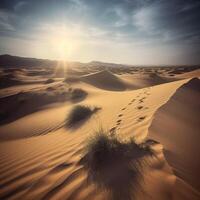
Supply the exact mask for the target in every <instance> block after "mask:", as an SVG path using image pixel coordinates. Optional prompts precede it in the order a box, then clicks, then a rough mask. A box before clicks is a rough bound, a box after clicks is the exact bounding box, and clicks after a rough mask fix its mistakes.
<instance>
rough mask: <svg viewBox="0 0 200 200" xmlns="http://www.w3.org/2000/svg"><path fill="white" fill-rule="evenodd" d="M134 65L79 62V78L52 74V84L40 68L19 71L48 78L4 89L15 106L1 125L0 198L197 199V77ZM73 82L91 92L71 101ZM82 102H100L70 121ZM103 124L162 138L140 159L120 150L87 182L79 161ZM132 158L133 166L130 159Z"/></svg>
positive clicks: (115, 132) (124, 135)
mask: <svg viewBox="0 0 200 200" xmlns="http://www.w3.org/2000/svg"><path fill="white" fill-rule="evenodd" d="M119 67H120V66H119ZM104 68H105V67H104ZM131 70H132V71H131ZM131 70H130V69H128V68H126V69H123V68H119V69H117V68H116V69H114V67H113V71H112V70H111V71H112V72H111V71H108V70H103V71H102V68H101V67H99V66H97V67H96V68H90V67H88V69H83V71H81V68H75V69H74V70H72V71H71V73H72V74H73V76H75V78H76V81H74V82H73V81H72V82H70V83H68V82H63V79H55V78H54V79H55V80H56V81H55V82H54V83H50V84H44V77H45V80H46V79H47V78H52V74H51V75H50V74H49V75H47V74H48V73H47V74H46V73H45V69H42V68H39V69H31V70H30V69H28V70H27V71H26V72H25V73H24V74H18V75H20V76H22V75H23V76H25V77H29V76H30V77H35V78H38V80H43V84H39V85H35V84H29V85H27V84H26V85H20V86H11V87H9V88H8V89H6V88H4V89H1V90H0V93H1V98H0V102H1V103H2V104H1V105H2V106H1V107H3V108H4V109H5V108H9V106H10V110H9V112H10V116H9V117H8V119H9V120H7V121H4V123H2V124H0V140H1V141H0V149H1V151H0V188H1V189H0V199H28V200H31V199H33V200H35V199H37V200H47V199H48V200H51V199H52V200H54V199H56V200H61V199H68V200H94V199H95V200H96V199H97V200H104V199H109V200H110V199H112V196H114V197H116V198H115V200H116V199H120V198H121V199H125V200H126V199H129V200H130V199H133V197H134V199H136V200H140V199H144V200H149V199H153V200H161V199H162V200H169V199H174V200H177V199H180V200H191V199H192V200H198V199H199V189H198V187H199V183H198V179H197V177H198V176H197V174H198V171H197V167H198V166H199V158H198V156H197V155H198V154H197V153H196V152H198V150H197V149H196V147H197V143H198V139H199V138H198V135H197V131H198V130H199V124H197V123H199V121H198V116H197V113H198V112H197V111H198V109H199V104H198V102H199V101H197V99H198V98H199V89H198V88H199V80H198V79H192V80H191V81H190V79H183V78H180V80H177V78H176V76H177V75H175V77H173V78H172V77H171V78H170V77H169V76H167V75H166V74H167V72H168V71H170V70H171V69H165V70H162V69H160V70H159V69H156V70H154V68H153V67H152V68H149V69H146V68H139V69H131ZM158 71H159V73H157V72H158ZM86 72H87V73H86ZM91 72H93V73H91ZM118 72H120V74H121V75H116V74H117V73H118ZM130 72H131V73H130ZM188 73H190V72H188ZM83 74H85V75H83ZM86 74H88V75H86ZM61 75H62V74H61ZM178 79H179V78H178ZM57 80H59V81H57ZM188 81H189V82H188ZM74 88H81V89H82V90H84V91H86V92H87V96H85V97H84V98H82V99H81V100H80V101H76V102H74V101H71V100H70V95H71V91H72V90H73V89H74ZM178 88H180V89H178ZM196 91H198V92H196ZM23 98H25V101H24V99H23ZM26 98H27V99H26ZM195 100H196V101H195ZM20 102H21V103H20ZM77 104H78V105H79V104H80V105H89V106H91V107H99V108H101V109H100V110H99V111H98V112H96V113H94V114H93V115H92V116H91V117H90V118H88V119H86V120H84V121H82V123H81V125H80V126H77V127H76V128H74V129H72V128H68V127H66V126H64V124H65V121H66V117H67V116H68V115H69V113H70V110H71V109H72V108H73V107H74V106H75V105H77ZM170 105H171V106H170ZM165 107H166V109H164V110H163V111H162V108H165ZM195 111H196V112H195ZM20 113H21V114H20ZM155 113H156V114H155ZM161 113H162V114H161ZM154 115H155V116H154ZM152 120H153V122H152ZM174 122H175V123H174ZM151 124H152V125H151ZM99 127H103V128H104V130H106V131H107V134H108V135H112V136H114V137H115V136H116V137H117V138H119V139H121V140H123V141H124V142H126V141H129V140H130V138H132V137H134V138H135V140H136V141H137V143H141V142H144V140H145V139H146V138H147V136H149V137H150V138H154V139H155V140H156V141H158V142H159V143H161V144H159V143H156V142H155V141H152V140H149V141H147V142H148V143H149V144H150V145H151V146H152V148H153V150H154V153H155V156H153V157H144V158H140V157H138V155H139V154H138V152H134V153H133V155H132V154H131V156H130V157H129V156H128V157H129V158H126V157H125V160H124V157H123V155H124V154H123V152H122V154H120V156H122V157H120V156H119V157H117V158H116V159H114V163H115V164H113V165H112V164H110V165H109V167H107V168H105V170H103V171H102V172H103V174H100V177H99V176H97V177H99V178H100V179H98V180H97V179H96V180H93V181H89V180H88V177H89V176H90V174H89V172H88V171H87V168H85V166H84V164H83V163H82V162H81V161H82V158H83V157H84V155H85V146H86V144H87V143H88V140H89V139H90V138H91V136H92V135H93V134H94V132H95V131H96V130H97V129H99ZM149 127H150V129H149ZM148 129H149V131H150V135H148V134H149V131H148ZM176 131H178V132H176ZM169 133H170V134H169ZM172 133H173V135H172ZM188 133H190V135H188ZM166 136H168V137H169V138H168V137H166ZM175 136H176V137H175ZM191 144H192V145H193V147H192V146H191ZM163 149H164V151H163ZM128 151H129V149H128ZM129 154H130V152H129ZM129 154H128V155H129ZM132 156H133V157H134V156H136V157H138V158H139V159H140V161H141V166H142V167H141V168H140V170H141V173H140V174H139V178H138V177H137V178H138V179H135V175H137V174H135V172H134V171H132V169H134V167H135V166H134V165H135V163H134V160H132V159H133V157H132ZM130 158H131V160H132V161H133V162H131V164H134V165H133V166H131V165H129V164H130V163H129V162H127V161H129V159H130ZM183 158H184V160H182V159H183ZM127 159H128V160H127ZM121 160H123V162H122V161H121ZM103 161H104V160H103ZM103 163H104V164H105V162H103ZM135 169H136V168H135ZM119 170H120V172H119ZM132 172H134V173H132ZM195 174H196V177H195ZM130 177H132V178H130ZM136 180H137V181H136ZM99 181H100V184H101V183H103V184H104V187H103V188H101V187H99V185H98V184H99ZM107 183H109V184H108V185H107ZM120 190H122V193H119V191H120ZM121 199H120V200H121Z"/></svg>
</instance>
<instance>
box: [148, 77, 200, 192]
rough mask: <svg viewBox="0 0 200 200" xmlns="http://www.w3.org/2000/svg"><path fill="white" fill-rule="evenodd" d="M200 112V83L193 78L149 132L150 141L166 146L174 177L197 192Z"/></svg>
mask: <svg viewBox="0 0 200 200" xmlns="http://www.w3.org/2000/svg"><path fill="white" fill-rule="evenodd" d="M199 110H200V80H199V79H198V78H193V79H191V80H189V81H188V82H187V83H185V84H184V85H182V86H181V87H180V88H179V89H177V91H176V92H175V94H174V95H173V96H172V97H171V98H170V100H168V102H167V103H166V104H164V105H163V106H162V107H160V108H159V109H158V110H157V112H156V114H155V116H154V119H153V121H152V124H151V126H150V128H149V132H150V135H149V137H150V138H153V139H155V140H157V141H159V142H160V143H162V144H163V146H164V154H165V157H166V159H167V161H168V162H169V164H170V165H171V166H172V168H173V170H174V172H175V174H176V175H177V176H178V177H180V178H182V179H183V180H184V181H185V182H187V183H189V184H190V185H192V186H193V187H194V188H196V190H197V191H198V192H200V180H199V177H198V176H197V174H198V173H199V169H200V161H199V155H198V151H199V150H198V149H199V141H200V135H199V130H200V118H199Z"/></svg>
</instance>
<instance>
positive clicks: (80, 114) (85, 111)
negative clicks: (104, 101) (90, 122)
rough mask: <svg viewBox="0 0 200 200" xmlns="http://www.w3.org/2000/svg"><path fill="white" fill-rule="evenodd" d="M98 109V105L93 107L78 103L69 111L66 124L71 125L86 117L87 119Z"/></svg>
mask: <svg viewBox="0 0 200 200" xmlns="http://www.w3.org/2000/svg"><path fill="white" fill-rule="evenodd" d="M98 109H99V108H97V107H94V108H92V107H90V106H85V105H76V106H74V107H73V108H72V110H71V111H70V112H69V115H68V116H67V120H66V125H67V126H68V127H71V126H73V125H75V124H76V123H78V122H80V121H82V120H84V119H87V118H88V117H90V116H91V115H92V114H93V113H94V112H96V111H97V110H98Z"/></svg>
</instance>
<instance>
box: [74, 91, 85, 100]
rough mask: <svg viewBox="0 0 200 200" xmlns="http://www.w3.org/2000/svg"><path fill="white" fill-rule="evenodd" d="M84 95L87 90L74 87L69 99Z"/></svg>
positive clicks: (79, 97)
mask: <svg viewBox="0 0 200 200" xmlns="http://www.w3.org/2000/svg"><path fill="white" fill-rule="evenodd" d="M86 95H87V92H85V91H84V90H82V89H80V88H75V89H72V90H71V99H72V100H77V99H81V98H84V97H85V96H86Z"/></svg>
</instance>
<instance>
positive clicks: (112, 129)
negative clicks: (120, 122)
mask: <svg viewBox="0 0 200 200" xmlns="http://www.w3.org/2000/svg"><path fill="white" fill-rule="evenodd" d="M115 131H116V127H113V128H111V129H110V130H109V132H110V135H111V136H113V135H114V134H115Z"/></svg>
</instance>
